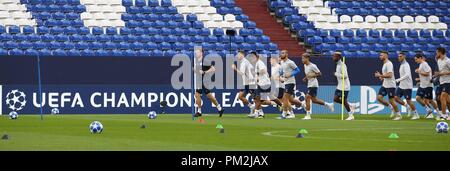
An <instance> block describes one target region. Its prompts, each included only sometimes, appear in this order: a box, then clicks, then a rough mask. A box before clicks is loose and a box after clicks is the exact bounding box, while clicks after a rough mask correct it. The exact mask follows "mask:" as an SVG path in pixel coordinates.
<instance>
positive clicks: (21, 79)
mask: <svg viewBox="0 0 450 171" xmlns="http://www.w3.org/2000/svg"><path fill="white" fill-rule="evenodd" d="M293 60H294V61H295V62H296V63H297V65H299V67H300V68H303V65H300V61H301V60H300V58H295V59H293ZM347 61H348V62H347V66H348V68H349V75H350V81H351V84H352V85H353V86H352V90H351V92H350V95H349V101H350V102H351V103H355V104H356V106H357V113H364V114H379V113H388V112H389V111H388V110H387V109H385V108H384V107H383V106H380V105H379V104H377V103H376V101H375V98H376V92H377V91H378V88H379V85H380V84H381V82H379V81H378V80H377V79H375V78H374V77H373V72H375V71H377V70H380V69H381V62H380V61H379V60H378V59H376V58H358V59H356V58H352V59H349V60H347ZM391 61H393V63H394V68H395V71H396V74H395V75H397V76H398V71H397V70H398V67H399V63H398V62H397V61H396V60H395V59H391ZM408 61H409V63H410V65H411V70H414V68H416V67H417V64H415V63H414V62H413V61H411V59H408ZM312 62H314V63H315V64H317V66H318V67H319V69H320V70H321V72H322V73H323V74H322V75H323V76H322V77H321V78H319V83H320V88H319V90H318V96H319V98H322V99H324V100H325V101H328V102H331V100H332V99H331V98H332V95H333V94H334V90H335V85H336V83H337V81H336V78H335V77H334V76H333V74H332V73H334V70H335V67H334V63H333V62H332V61H331V59H330V58H313V59H312ZM429 63H430V65H431V66H432V67H435V62H434V60H432V61H429ZM37 64H38V63H37V60H36V58H35V57H30V56H23V57H22V56H20V57H19V56H1V57H0V85H2V86H1V92H0V93H1V94H0V95H1V98H2V100H3V102H2V101H0V102H2V105H0V106H1V107H2V109H1V113H3V114H6V113H9V112H10V111H11V110H12V109H15V110H17V111H18V112H19V113H22V114H39V113H40V110H39V101H40V100H39V98H40V96H39V95H42V97H43V99H42V100H43V102H44V103H43V113H44V114H45V113H50V111H51V109H52V108H58V109H59V110H60V111H61V113H67V114H78V113H81V114H109V113H114V114H119V113H121V114H131V113H147V112H148V111H150V110H155V111H160V110H161V108H160V106H159V102H160V101H167V103H168V107H167V109H166V112H167V113H191V107H190V106H191V101H190V97H191V94H190V92H191V90H176V89H173V88H172V86H171V83H170V79H169V78H170V77H171V74H172V73H173V72H174V71H175V70H176V69H177V67H174V66H171V65H170V64H171V58H166V57H161V58H159V57H157V58H154V57H151V58H149V57H147V58H145V57H41V62H40V66H41V77H42V78H41V81H42V93H41V94H40V92H39V81H38V74H37ZM224 65H226V64H225V63H224ZM269 68H270V67H269ZM224 69H225V70H229V66H224ZM412 74H413V77H414V78H415V77H416V76H415V74H414V73H412ZM303 77H304V74H303V72H302V73H301V74H300V76H298V77H297V85H298V87H297V90H298V91H297V92H296V93H297V94H296V95H297V96H302V92H306V87H305V84H304V83H303V82H301V78H303ZM236 79H239V77H236V76H235V80H236ZM14 90H17V91H15V93H17V92H23V93H17V94H16V96H18V97H17V99H20V100H19V102H17V100H16V101H14V100H13V102H14V103H12V101H11V100H12V99H13V98H14V97H13V95H11V92H13V91H14ZM214 92H215V96H216V97H218V101H219V102H220V103H221V105H222V106H223V107H225V108H226V113H248V108H247V107H245V106H243V105H242V104H241V102H240V101H239V100H237V97H236V93H237V89H236V88H234V89H225V90H214ZM8 94H10V96H11V97H8ZM303 94H304V93H303ZM21 95H24V96H25V97H23V98H22V97H20V96H21ZM414 96H415V89H414V91H413V97H414ZM301 98H302V97H301ZM22 100H25V101H26V102H25V103H24V101H22ZM335 106H336V110H335V113H339V112H340V106H339V105H335ZM417 106H418V111H419V112H423V111H424V110H423V108H421V107H420V105H417ZM18 109H20V110H18ZM312 110H313V112H314V113H330V112H329V111H328V110H327V109H326V108H323V107H319V106H316V105H313V109H312ZM203 111H204V112H206V113H216V110H215V109H214V108H213V107H212V105H210V103H209V102H208V101H207V104H206V105H205V108H204V109H203ZM264 111H265V113H278V112H277V110H276V109H275V108H272V107H269V108H264ZM402 111H405V109H404V108H402ZM295 112H296V113H304V110H303V109H299V110H296V111H295Z"/></svg>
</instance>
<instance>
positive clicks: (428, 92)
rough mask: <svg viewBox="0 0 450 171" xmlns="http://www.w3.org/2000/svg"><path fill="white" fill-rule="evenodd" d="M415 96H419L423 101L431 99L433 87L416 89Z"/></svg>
mask: <svg viewBox="0 0 450 171" xmlns="http://www.w3.org/2000/svg"><path fill="white" fill-rule="evenodd" d="M416 96H419V97H421V98H424V99H429V100H432V99H433V87H427V88H420V87H419V88H418V89H417V94H416Z"/></svg>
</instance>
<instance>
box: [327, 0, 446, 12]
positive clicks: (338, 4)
mask: <svg viewBox="0 0 450 171" xmlns="http://www.w3.org/2000/svg"><path fill="white" fill-rule="evenodd" d="M326 5H327V6H328V7H331V8H341V9H344V8H403V9H407V10H410V9H411V10H413V9H423V8H429V9H436V8H442V9H447V8H449V7H450V2H448V1H441V0H427V1H420V0H402V1H400V0H390V1H341V0H327V2H326Z"/></svg>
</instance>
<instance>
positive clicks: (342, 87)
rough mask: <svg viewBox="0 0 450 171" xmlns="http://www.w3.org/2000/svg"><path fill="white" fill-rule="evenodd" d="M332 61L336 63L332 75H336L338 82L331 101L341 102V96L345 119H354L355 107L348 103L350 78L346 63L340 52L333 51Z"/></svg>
mask: <svg viewBox="0 0 450 171" xmlns="http://www.w3.org/2000/svg"><path fill="white" fill-rule="evenodd" d="M333 61H334V62H335V63H336V72H334V76H336V78H337V82H338V84H337V86H336V91H334V98H333V101H334V102H336V103H339V104H342V98H344V107H345V109H346V110H347V113H348V118H347V119H345V120H348V121H350V120H354V119H355V117H354V116H353V114H354V113H355V111H354V108H355V107H354V106H350V104H349V103H348V94H349V92H350V78H349V76H348V72H347V65H346V64H345V63H344V62H342V53H341V52H335V53H334V54H333ZM342 91H343V92H344V94H342ZM342 96H344V97H342Z"/></svg>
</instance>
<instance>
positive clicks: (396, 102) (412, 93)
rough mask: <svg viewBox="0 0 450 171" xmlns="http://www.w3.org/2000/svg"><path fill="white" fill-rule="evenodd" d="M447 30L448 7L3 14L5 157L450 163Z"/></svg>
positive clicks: (331, 1)
mask: <svg viewBox="0 0 450 171" xmlns="http://www.w3.org/2000/svg"><path fill="white" fill-rule="evenodd" d="M449 26H450V1H448V0H366V1H362V0H358V1H350V0H0V115H1V116H0V136H1V140H0V150H1V151H449V150H450V146H449V145H450V135H449V134H448V131H449V127H448V120H449V119H450V117H449V114H448V113H449V108H450V95H449V94H450V59H449V58H448V57H447V55H446V54H449V52H448V51H450V30H449V29H448V28H449ZM177 163H178V161H177Z"/></svg>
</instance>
